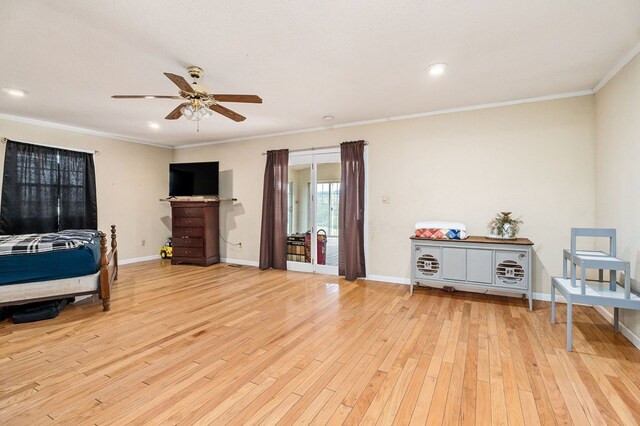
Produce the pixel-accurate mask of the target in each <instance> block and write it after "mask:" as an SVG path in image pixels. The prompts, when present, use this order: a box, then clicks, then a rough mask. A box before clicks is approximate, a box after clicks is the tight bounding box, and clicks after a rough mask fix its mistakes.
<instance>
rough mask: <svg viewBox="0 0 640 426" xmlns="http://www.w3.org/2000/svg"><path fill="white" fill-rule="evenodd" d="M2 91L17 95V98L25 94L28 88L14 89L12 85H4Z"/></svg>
mask: <svg viewBox="0 0 640 426" xmlns="http://www.w3.org/2000/svg"><path fill="white" fill-rule="evenodd" d="M2 91H3V92H4V93H7V94H9V95H11V96H15V97H17V98H21V97H23V96H25V95H26V94H27V93H28V92H27V91H26V90H20V89H12V88H10V87H3V88H2Z"/></svg>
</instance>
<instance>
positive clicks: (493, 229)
mask: <svg viewBox="0 0 640 426" xmlns="http://www.w3.org/2000/svg"><path fill="white" fill-rule="evenodd" d="M510 215H511V212H500V213H498V214H496V217H494V218H493V219H492V220H491V222H489V232H490V233H491V236H492V237H495V238H515V237H516V234H517V233H518V231H520V225H521V224H522V220H520V218H518V219H514V218H513V217H511V216H510Z"/></svg>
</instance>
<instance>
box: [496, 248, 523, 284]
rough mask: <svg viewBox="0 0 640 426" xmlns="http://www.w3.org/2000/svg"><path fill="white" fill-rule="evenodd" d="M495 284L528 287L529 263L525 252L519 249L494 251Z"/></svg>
mask: <svg viewBox="0 0 640 426" xmlns="http://www.w3.org/2000/svg"><path fill="white" fill-rule="evenodd" d="M495 265H496V266H495V268H496V269H495V271H496V285H498V286H503V287H517V288H528V286H529V279H528V277H529V265H528V259H527V254H526V253H525V252H521V251H496V261H495Z"/></svg>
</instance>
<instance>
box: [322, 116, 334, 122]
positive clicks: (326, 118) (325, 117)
mask: <svg viewBox="0 0 640 426" xmlns="http://www.w3.org/2000/svg"><path fill="white" fill-rule="evenodd" d="M334 118H335V117H334V116H333V115H325V116H324V117H322V119H323V120H324V121H331V120H333V119H334Z"/></svg>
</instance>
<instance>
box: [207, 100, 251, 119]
mask: <svg viewBox="0 0 640 426" xmlns="http://www.w3.org/2000/svg"><path fill="white" fill-rule="evenodd" d="M207 107H208V108H209V109H211V110H213V111H215V112H217V113H218V114H222V115H224V116H225V117H228V118H230V119H232V120H233V121H244V120H246V119H247V117H244V116H242V115H240V114H238V113H237V112H234V111H231V110H230V109H229V108H225V107H223V106H222V105H218V104H212V105H207Z"/></svg>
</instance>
